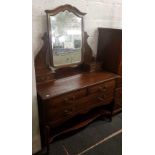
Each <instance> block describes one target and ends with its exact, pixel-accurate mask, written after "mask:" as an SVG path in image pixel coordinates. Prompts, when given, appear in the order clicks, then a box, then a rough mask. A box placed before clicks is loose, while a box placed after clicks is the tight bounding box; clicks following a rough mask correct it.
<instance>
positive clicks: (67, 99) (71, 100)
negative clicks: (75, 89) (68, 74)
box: [64, 96, 75, 103]
mask: <svg viewBox="0 0 155 155" xmlns="http://www.w3.org/2000/svg"><path fill="white" fill-rule="evenodd" d="M74 99H75V97H74V96H73V97H72V98H65V99H64V101H65V102H66V103H73V102H74Z"/></svg>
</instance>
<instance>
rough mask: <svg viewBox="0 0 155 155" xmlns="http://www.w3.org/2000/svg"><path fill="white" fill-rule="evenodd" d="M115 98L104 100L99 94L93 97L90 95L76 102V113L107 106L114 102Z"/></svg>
mask: <svg viewBox="0 0 155 155" xmlns="http://www.w3.org/2000/svg"><path fill="white" fill-rule="evenodd" d="M112 100H113V96H111V97H109V98H103V97H102V96H101V95H99V94H98V93H95V94H93V95H89V96H87V97H84V98H81V99H79V100H77V101H76V104H75V109H76V111H75V113H79V112H80V111H82V110H90V109H92V108H94V107H97V106H101V105H107V104H109V103H110V102H112Z"/></svg>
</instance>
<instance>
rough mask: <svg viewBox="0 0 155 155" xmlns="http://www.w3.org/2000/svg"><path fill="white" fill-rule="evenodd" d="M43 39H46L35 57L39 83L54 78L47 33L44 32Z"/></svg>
mask: <svg viewBox="0 0 155 155" xmlns="http://www.w3.org/2000/svg"><path fill="white" fill-rule="evenodd" d="M42 40H43V41H44V44H43V47H42V48H41V50H40V51H39V52H38V54H37V56H36V57H35V72H36V82H37V83H43V82H48V81H51V80H53V76H54V75H53V73H52V71H51V69H50V68H49V66H50V57H51V55H50V47H49V39H48V34H47V33H45V34H44V36H43V37H42Z"/></svg>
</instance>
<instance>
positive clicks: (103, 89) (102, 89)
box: [99, 86, 107, 92]
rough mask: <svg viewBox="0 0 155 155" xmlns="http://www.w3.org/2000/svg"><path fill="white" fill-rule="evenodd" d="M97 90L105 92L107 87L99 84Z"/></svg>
mask: <svg viewBox="0 0 155 155" xmlns="http://www.w3.org/2000/svg"><path fill="white" fill-rule="evenodd" d="M99 90H100V91H102V92H105V91H106V90H107V88H106V87H105V86H104V87H101V86H100V87H99Z"/></svg>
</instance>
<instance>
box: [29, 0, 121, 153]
mask: <svg viewBox="0 0 155 155" xmlns="http://www.w3.org/2000/svg"><path fill="white" fill-rule="evenodd" d="M64 4H71V5H73V6H75V7H77V8H78V9H79V10H80V11H82V12H85V13H87V15H86V16H85V18H84V21H85V22H84V27H85V28H84V29H85V31H87V33H88V35H89V36H90V37H89V39H88V43H89V45H90V46H91V48H92V50H93V53H94V55H95V54H96V51H97V37H98V33H97V28H98V27H109V28H121V21H122V20H121V0H33V8H32V9H33V10H32V14H33V18H32V20H33V21H32V23H33V24H32V31H33V37H32V41H33V42H32V48H33V49H32V50H33V56H34V57H35V55H36V54H37V52H38V51H39V49H40V48H41V46H42V40H41V37H42V35H43V34H44V32H46V31H47V28H46V15H45V12H44V10H47V9H54V8H55V7H58V6H60V5H64ZM32 71H33V75H34V68H32ZM32 95H33V102H32V109H33V111H32V113H33V120H32V122H33V135H32V140H33V141H32V142H33V153H35V152H37V151H38V150H40V135H39V125H38V111H37V101H36V88H35V77H34V76H33V94H32Z"/></svg>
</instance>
